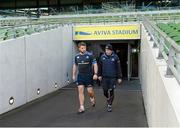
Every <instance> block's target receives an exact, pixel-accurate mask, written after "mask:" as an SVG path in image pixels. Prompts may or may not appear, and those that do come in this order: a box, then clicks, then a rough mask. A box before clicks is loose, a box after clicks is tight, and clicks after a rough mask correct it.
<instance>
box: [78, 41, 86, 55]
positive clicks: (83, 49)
mask: <svg viewBox="0 0 180 128" xmlns="http://www.w3.org/2000/svg"><path fill="white" fill-rule="evenodd" d="M78 49H79V52H81V53H85V52H86V44H85V43H84V42H80V43H79V44H78Z"/></svg>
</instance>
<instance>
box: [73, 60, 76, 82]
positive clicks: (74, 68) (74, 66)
mask: <svg viewBox="0 0 180 128" xmlns="http://www.w3.org/2000/svg"><path fill="white" fill-rule="evenodd" d="M72 72H73V76H72V79H73V81H75V80H76V73H77V65H76V64H73V71H72Z"/></svg>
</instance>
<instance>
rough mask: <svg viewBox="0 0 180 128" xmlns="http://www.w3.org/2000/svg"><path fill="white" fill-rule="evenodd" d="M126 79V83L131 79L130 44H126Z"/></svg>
mask: <svg viewBox="0 0 180 128" xmlns="http://www.w3.org/2000/svg"><path fill="white" fill-rule="evenodd" d="M127 68H128V70H127V77H128V81H130V78H131V44H130V43H128V61H127Z"/></svg>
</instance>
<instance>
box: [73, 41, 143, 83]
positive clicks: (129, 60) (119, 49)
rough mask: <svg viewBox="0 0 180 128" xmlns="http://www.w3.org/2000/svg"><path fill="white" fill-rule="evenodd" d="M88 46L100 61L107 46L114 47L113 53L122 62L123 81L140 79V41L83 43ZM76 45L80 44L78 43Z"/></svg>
mask: <svg viewBox="0 0 180 128" xmlns="http://www.w3.org/2000/svg"><path fill="white" fill-rule="evenodd" d="M83 42H85V43H86V44H87V50H88V51H89V52H91V53H93V55H94V56H95V57H96V59H97V60H99V57H100V55H101V54H102V53H104V50H105V46H106V44H108V43H110V44H111V45H112V46H113V51H114V52H115V53H116V54H117V55H118V57H119V59H120V61H121V69H122V75H123V79H128V80H130V79H138V76H139V74H138V72H139V68H138V67H139V43H140V42H139V40H119V41H113V40H112V41H110V40H108V41H107V40H104V41H102V40H101V41H83ZM76 43H79V41H78V42H76Z"/></svg>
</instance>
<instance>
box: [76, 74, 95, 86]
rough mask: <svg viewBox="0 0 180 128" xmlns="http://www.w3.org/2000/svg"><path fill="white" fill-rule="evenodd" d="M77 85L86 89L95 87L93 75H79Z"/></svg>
mask: <svg viewBox="0 0 180 128" xmlns="http://www.w3.org/2000/svg"><path fill="white" fill-rule="evenodd" d="M76 84H77V85H84V86H85V87H92V86H93V75H91V74H78V76H77V83H76Z"/></svg>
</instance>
